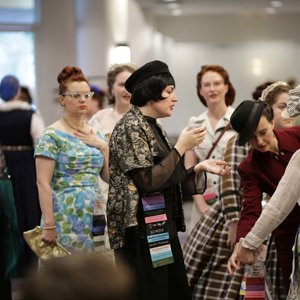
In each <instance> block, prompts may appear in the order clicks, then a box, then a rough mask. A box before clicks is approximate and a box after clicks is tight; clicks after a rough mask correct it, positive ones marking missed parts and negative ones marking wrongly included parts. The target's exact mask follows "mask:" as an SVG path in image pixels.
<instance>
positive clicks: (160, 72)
mask: <svg viewBox="0 0 300 300" xmlns="http://www.w3.org/2000/svg"><path fill="white" fill-rule="evenodd" d="M125 87H126V89H127V90H128V91H129V92H130V93H131V94H132V98H131V103H132V104H133V105H132V108H131V110H130V111H129V112H128V113H127V114H126V115H125V116H124V117H123V118H122V119H121V120H120V121H119V122H118V123H117V125H116V126H115V129H114V131H113V133H112V135H111V139H110V182H109V195H108V203H107V221H108V233H109V238H110V244H111V247H112V248H113V249H115V255H116V260H117V263H118V259H124V260H125V261H126V262H127V263H128V264H129V265H130V267H131V268H132V269H133V271H134V274H135V278H136V299H143V300H147V299H158V300H159V299H161V300H166V299H180V300H183V299H191V294H190V290H189V287H188V283H187V278H186V273H185V268H184V263H183V257H182V251H181V247H180V242H179V239H178V236H177V231H184V230H185V224H184V216H183V210H182V192H184V191H185V190H188V191H189V192H190V193H201V192H203V190H204V188H203V185H202V186H201V184H200V186H199V184H195V182H196V181H197V182H198V179H200V181H199V182H200V183H201V182H202V184H203V183H204V182H203V181H201V178H203V175H204V172H203V171H208V172H213V173H216V174H219V175H224V174H226V173H228V171H229V170H228V167H227V166H226V163H225V162H223V161H213V160H207V161H202V162H200V163H198V164H197V165H195V166H193V167H192V168H190V169H188V170H187V169H186V168H185V166H184V158H183V156H184V153H185V152H186V151H188V150H190V149H192V148H193V147H194V146H196V145H197V144H199V143H201V142H202V140H203V139H204V136H205V130H204V129H203V128H201V127H200V128H196V129H193V130H187V129H184V130H183V131H182V132H181V133H180V135H179V138H178V140H177V142H176V144H175V146H174V147H171V146H170V145H169V143H168V141H167V138H166V135H165V132H164V130H163V129H162V128H161V126H160V125H159V124H158V123H157V121H156V119H157V118H164V117H169V116H171V115H172V112H173V109H174V106H175V104H176V102H177V97H176V94H175V81H174V78H173V76H172V75H171V73H170V71H169V68H168V66H167V65H166V64H165V63H163V62H161V61H151V62H149V63H147V64H145V65H144V66H142V67H141V68H140V69H138V70H137V71H135V72H134V73H133V74H132V75H131V76H130V77H129V78H128V79H127V81H126V82H125ZM195 179H196V181H195ZM181 183H182V184H181Z"/></svg>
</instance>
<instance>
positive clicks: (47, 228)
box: [43, 225, 56, 230]
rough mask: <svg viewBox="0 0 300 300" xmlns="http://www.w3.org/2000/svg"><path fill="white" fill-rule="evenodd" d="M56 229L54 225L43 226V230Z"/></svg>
mask: <svg viewBox="0 0 300 300" xmlns="http://www.w3.org/2000/svg"><path fill="white" fill-rule="evenodd" d="M53 229H56V226H55V225H54V226H49V227H43V230H53Z"/></svg>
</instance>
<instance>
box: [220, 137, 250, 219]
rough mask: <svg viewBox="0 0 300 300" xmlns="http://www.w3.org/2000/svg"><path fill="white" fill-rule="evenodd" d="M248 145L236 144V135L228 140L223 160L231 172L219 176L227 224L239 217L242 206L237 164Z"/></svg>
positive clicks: (244, 155) (241, 159) (246, 151)
mask: <svg viewBox="0 0 300 300" xmlns="http://www.w3.org/2000/svg"><path fill="white" fill-rule="evenodd" d="M248 152H249V146H247V145H245V146H238V145H237V136H236V135H235V136H233V137H232V138H231V139H229V140H228V143H227V147H226V151H225V154H224V160H225V161H227V162H228V163H229V164H230V166H231V172H230V173H229V174H228V175H226V176H224V177H221V184H220V191H219V195H220V200H221V205H222V211H223V213H224V218H225V223H226V224H229V223H231V222H233V221H238V220H239V219H240V211H241V207H242V198H243V195H242V190H241V178H240V176H239V173H238V170H237V168H238V166H239V164H240V163H241V162H242V161H243V160H244V159H245V158H246V157H247V155H248Z"/></svg>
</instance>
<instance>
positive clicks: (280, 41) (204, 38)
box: [155, 15, 300, 134]
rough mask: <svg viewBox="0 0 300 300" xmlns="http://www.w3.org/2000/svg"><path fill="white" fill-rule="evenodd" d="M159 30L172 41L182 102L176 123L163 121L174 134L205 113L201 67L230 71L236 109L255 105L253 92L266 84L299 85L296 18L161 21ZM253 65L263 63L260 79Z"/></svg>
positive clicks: (298, 23)
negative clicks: (247, 101) (199, 85)
mask: <svg viewBox="0 0 300 300" xmlns="http://www.w3.org/2000/svg"><path fill="white" fill-rule="evenodd" d="M155 25H156V30H157V31H159V32H160V33H161V34H162V35H165V36H168V37H169V38H170V39H172V43H171V44H170V45H169V47H171V48H172V49H169V50H170V51H169V53H171V54H170V55H169V57H168V62H169V67H170V69H171V71H172V72H173V73H174V77H175V79H176V85H177V86H176V91H177V95H178V98H179V102H178V104H177V107H176V108H175V111H174V114H173V118H169V119H166V120H163V121H162V122H163V124H164V125H165V127H166V129H167V131H168V132H169V133H170V134H176V133H178V132H179V131H180V130H181V129H182V128H183V127H184V126H185V125H186V124H187V121H188V119H189V117H190V116H191V115H198V114H200V113H201V112H202V111H203V110H204V109H205V108H204V106H203V105H202V104H201V103H200V101H199V100H198V97H197V95H196V74H197V72H199V70H200V67H201V65H204V64H220V65H222V66H224V67H225V68H226V69H227V71H228V72H229V74H230V78H231V81H232V83H233V85H234V87H235V88H236V91H237V97H236V101H235V103H234V106H236V105H237V104H238V103H239V102H240V101H242V100H245V99H251V94H252V91H253V90H254V88H255V87H256V86H257V85H258V84H260V83H262V82H264V81H265V80H287V79H288V78H290V77H294V78H295V79H296V80H297V81H299V80H300V73H299V67H300V61H299V54H300V38H299V35H298V34H297V28H299V26H300V19H299V16H297V15H286V16H268V15H266V16H255V17H253V16H244V17H242V16H241V17H233V16H223V17H220V16H210V17H205V16H202V17H197V18H194V17H190V18H186V17H178V18H171V17H160V18H157V19H156V22H155ZM167 46H168V45H167ZM254 59H258V60H260V62H261V73H260V74H255V73H254V70H253V60H254Z"/></svg>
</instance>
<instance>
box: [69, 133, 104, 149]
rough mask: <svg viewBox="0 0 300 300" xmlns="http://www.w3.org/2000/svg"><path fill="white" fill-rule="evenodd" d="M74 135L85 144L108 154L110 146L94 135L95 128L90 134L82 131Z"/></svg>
mask: <svg viewBox="0 0 300 300" xmlns="http://www.w3.org/2000/svg"><path fill="white" fill-rule="evenodd" d="M74 135H75V136H77V137H78V138H79V139H80V140H81V141H82V142H84V143H85V144H87V145H90V146H93V147H95V148H97V149H99V150H100V151H101V152H104V153H107V152H108V144H107V143H106V142H105V141H103V140H102V139H100V138H99V137H98V136H97V135H96V134H95V133H94V131H93V128H91V130H90V131H89V132H85V131H82V130H80V131H79V130H78V131H75V132H74Z"/></svg>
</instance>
